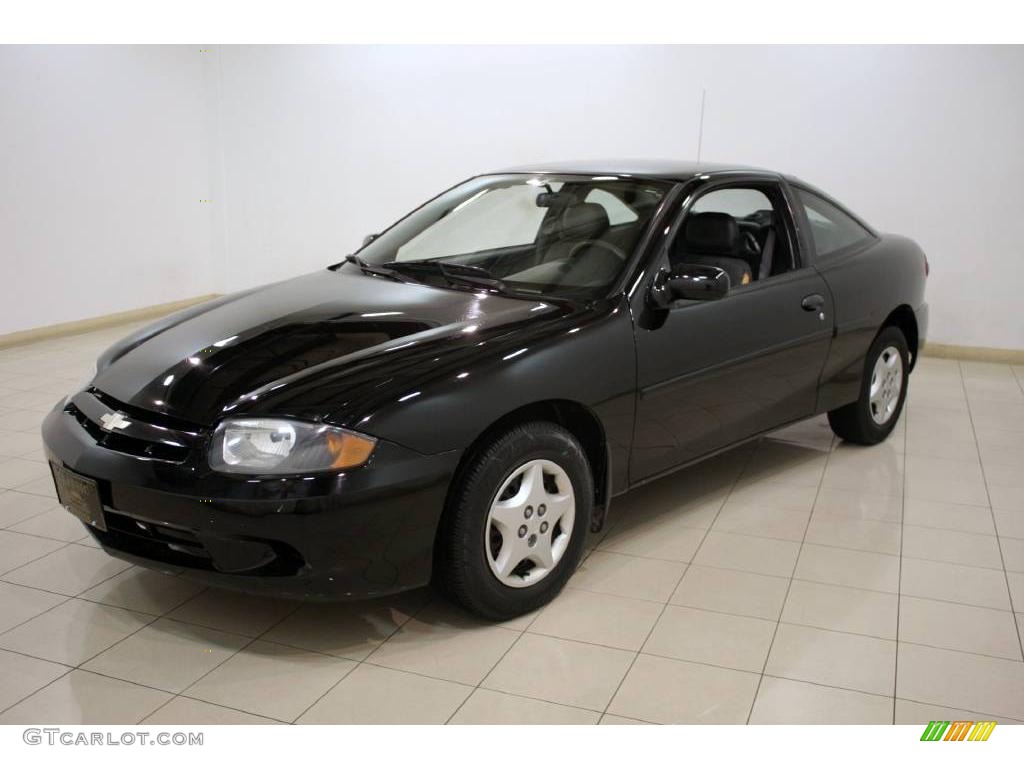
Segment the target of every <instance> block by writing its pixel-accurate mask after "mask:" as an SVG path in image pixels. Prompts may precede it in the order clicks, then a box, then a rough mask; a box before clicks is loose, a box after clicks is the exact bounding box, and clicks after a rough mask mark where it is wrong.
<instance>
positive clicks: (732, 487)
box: [601, 438, 763, 718]
mask: <svg viewBox="0 0 1024 768" xmlns="http://www.w3.org/2000/svg"><path fill="white" fill-rule="evenodd" d="M762 440H763V438H759V439H758V440H756V441H754V442H753V443H748V444H747V446H749V448H748V447H747V446H741V447H740V449H739V450H747V451H748V453H747V455H746V456H745V457H743V462H742V465H741V466H740V468H739V471H738V472H737V473H736V475H735V477H733V479H732V482H731V484H730V485H729V489H728V491H726V493H725V495H724V496H723V497H722V500H721V502H720V503H719V505H718V509H716V510H715V514H714V516H713V517H712V518H711V523H710V524H709V525H708V527H707V529H705V531H704V534H703V535H702V536H701V538H700V542H699V543H698V544H697V548H696V549H695V550H694V552H693V557H694V558H696V557H697V554H698V553H699V552H700V549H701V547H703V546H704V542H705V541H707V538H708V534H709V533H710V532H711V526H713V525H714V524H715V520H717V519H718V516H719V515H720V514H721V512H722V508H723V507H724V506H725V505H726V503H728V501H729V499H730V497H731V496H732V493H733V491H734V490H735V489H736V486H737V485H738V484H739V481H740V478H741V477H743V473H744V471H745V470H746V469H747V467H748V466H750V462H751V461H753V458H754V454H755V453H756V452H757V449H758V448H759V447H760V445H761V443H762ZM692 564H693V561H692V559H691V561H690V562H688V563H686V567H685V568H684V569H683V572H682V573H681V574H680V576H679V579H678V580H677V581H676V584H675V587H674V588H673V589H672V594H675V593H676V591H677V590H678V589H679V585H680V584H682V583H683V579H685V578H686V574H687V573H689V571H690V566H691V565H692ZM669 599H670V600H671V597H669ZM668 605H669V604H668V602H667V601H666V602H665V604H664V605H663V606H662V609H661V611H660V612H659V613H658V616H657V618H655V620H654V622H653V623H652V624H651V627H650V629H648V630H647V634H646V636H645V637H644V640H643V642H642V643H640V649H639V650H638V651H636V653H634V654H633V659H632V661H630V663H629V666H628V667H627V668H626V672H625V674H624V675H623V676H622V677H621V678H620V679H619V683H618V685H616V686H615V690H614V691H612V695H611V696H609V697H608V702H607V703H606V704H605V706H604V710H603V711H602V713H601V717H602V718H604V716H605V715H607V714H608V708H609V707H611V705H612V703H613V702H614V701H615V697H616V696H618V694H619V691H620V690H621V689H622V685H623V683H625V682H626V679H627V678H628V677H629V675H630V673H631V672H632V671H633V667H634V666H635V665H636V662H637V660H638V659H639V658H640V655H641V654H642V653H643V649H644V646H646V645H647V642H648V641H649V640H650V639H651V635H652V634H654V630H655V628H656V627H657V626H658V623H659V622H660V621H661V618H662V616H664V615H665V611H666V610H667V609H668Z"/></svg>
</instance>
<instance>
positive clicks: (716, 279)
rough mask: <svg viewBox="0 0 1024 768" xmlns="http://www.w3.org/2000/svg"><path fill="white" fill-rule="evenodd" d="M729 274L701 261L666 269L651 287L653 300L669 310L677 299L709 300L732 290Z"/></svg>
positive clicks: (656, 304)
mask: <svg viewBox="0 0 1024 768" xmlns="http://www.w3.org/2000/svg"><path fill="white" fill-rule="evenodd" d="M729 287H730V283H729V275H728V274H727V273H726V271H725V270H724V269H719V268H718V267H706V266H702V265H700V264H679V265H677V266H675V267H673V268H672V269H671V271H670V270H667V269H663V270H661V271H660V272H659V273H658V274H657V276H656V277H655V278H654V285H652V286H651V303H653V304H654V306H656V307H658V308H659V309H668V308H669V307H671V306H672V305H673V304H675V303H676V302H677V301H684V300H691V301H709V300H712V299H721V298H724V297H725V295H726V294H728V293H729Z"/></svg>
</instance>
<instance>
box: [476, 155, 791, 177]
mask: <svg viewBox="0 0 1024 768" xmlns="http://www.w3.org/2000/svg"><path fill="white" fill-rule="evenodd" d="M730 171H732V172H737V171H738V172H749V173H759V174H770V175H772V176H781V175H782V174H779V173H777V172H775V171H769V170H766V169H764V168H753V167H751V166H746V165H740V164H737V163H709V162H705V161H703V160H699V161H686V160H577V161H573V162H557V163H532V164H530V165H521V166H517V167H514V168H504V169H502V170H499V171H494V173H560V174H567V175H584V176H599V175H608V176H640V177H644V178H656V179H667V180H670V181H687V180H689V179H692V178H693V177H694V176H701V175H703V174H711V173H725V172H730Z"/></svg>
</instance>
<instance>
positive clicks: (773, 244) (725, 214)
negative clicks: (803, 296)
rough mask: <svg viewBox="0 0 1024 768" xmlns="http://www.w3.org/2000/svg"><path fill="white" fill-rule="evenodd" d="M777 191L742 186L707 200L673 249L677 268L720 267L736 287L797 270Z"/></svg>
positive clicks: (718, 192) (689, 217)
mask: <svg viewBox="0 0 1024 768" xmlns="http://www.w3.org/2000/svg"><path fill="white" fill-rule="evenodd" d="M773 199H774V200H779V192H778V190H777V189H772V188H770V187H752V186H750V187H748V186H736V187H725V188H718V189H713V190H711V191H709V192H706V193H704V194H703V195H701V196H700V197H699V198H698V199H697V201H696V202H695V203H694V204H693V206H692V207H691V208H690V211H689V212H688V213H687V214H686V218H685V219H684V220H683V222H682V226H681V227H680V229H679V231H678V232H677V233H676V235H675V239H674V240H673V242H672V244H671V246H670V247H669V260H670V262H671V264H672V265H673V266H676V265H678V264H696V265H701V266H711V267H718V268H719V269H723V270H725V272H726V274H728V275H729V281H730V284H731V285H732V287H734V288H735V287H738V286H742V285H747V284H749V283H752V282H756V281H759V280H767V279H768V278H770V277H775V276H776V275H781V274H783V273H784V272H788V271H790V270H791V269H792V268H793V258H792V253H791V251H790V247H789V237H788V236H787V231H786V226H785V221H784V219H783V217H782V213H781V204H779V205H776V204H775V203H773Z"/></svg>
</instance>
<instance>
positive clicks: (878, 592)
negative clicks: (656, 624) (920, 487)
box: [567, 555, 1013, 634]
mask: <svg viewBox="0 0 1024 768" xmlns="http://www.w3.org/2000/svg"><path fill="white" fill-rule="evenodd" d="M886 557H896V555H886ZM908 559H910V560H914V559H916V558H908ZM922 562H935V561H922ZM680 565H683V563H680ZM943 565H952V563H943ZM697 567H698V568H714V569H716V570H720V571H729V572H731V573H745V574H747V575H748V576H758V577H761V578H766V579H785V578H786V577H785V576H779V575H768V574H763V573H752V572H750V571H737V570H734V569H731V568H720V567H718V566H714V565H699V564H698V565H697ZM964 567H965V568H971V567H975V566H964ZM983 570H989V571H992V572H993V573H998V571H996V570H995V569H994V568H985V569H983ZM792 580H793V581H799V582H801V583H803V584H814V585H816V586H819V587H835V588H836V589H848V590H852V591H855V592H857V591H859V592H870V593H872V594H875V595H889V596H893V597H894V596H896V595H898V594H902V595H903V596H904V597H912V598H914V599H915V600H928V601H930V602H934V603H942V604H944V605H959V606H963V607H964V608H981V609H983V610H988V611H999V612H1000V613H1013V610H1011V608H996V607H994V606H991V605H979V604H978V603H965V602H963V601H962V600H947V599H945V598H941V597H933V596H930V595H919V594H914V593H912V592H898V591H895V590H886V589H875V588H873V587H858V586H854V585H851V584H840V583H838V582H835V581H821V580H820V579H808V578H805V577H803V576H793V578H792ZM567 589H573V590H576V591H578V592H587V593H588V594H591V595H604V596H607V597H618V598H622V599H623V600H636V601H638V602H642V603H652V604H657V605H664V604H665V601H663V600H655V599H653V598H648V597H634V596H632V595H623V594H619V593H617V592H599V591H597V590H596V589H589V588H586V587H567ZM673 596H674V595H673ZM673 596H670V597H669V600H668V605H669V607H672V608H691V609H693V610H695V611H706V612H707V613H717V614H722V615H723V616H736V617H740V618H748V619H764V620H765V621H771V619H765V617H764V616H758V615H757V614H753V613H737V612H735V611H726V610H723V609H721V608H708V607H706V606H703V605H691V604H690V603H674V602H672V597H673ZM788 623H791V624H797V625H799V626H805V627H812V626H815V625H813V624H800V623H799V622H788ZM841 631H842V630H841ZM849 634H862V633H857V632H851V633H849Z"/></svg>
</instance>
